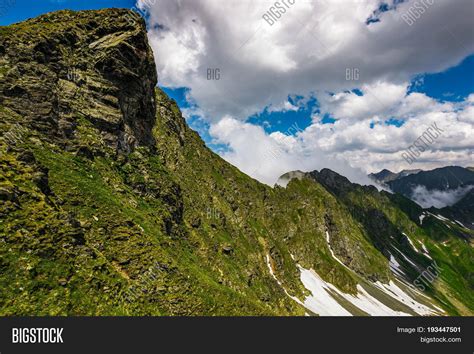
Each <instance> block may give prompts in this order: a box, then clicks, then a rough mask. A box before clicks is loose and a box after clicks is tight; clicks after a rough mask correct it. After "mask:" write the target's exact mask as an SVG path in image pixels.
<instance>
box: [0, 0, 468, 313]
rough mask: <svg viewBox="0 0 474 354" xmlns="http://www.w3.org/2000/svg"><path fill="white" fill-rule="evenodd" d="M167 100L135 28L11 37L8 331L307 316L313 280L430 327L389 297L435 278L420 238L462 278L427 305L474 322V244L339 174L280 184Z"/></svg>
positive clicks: (1, 294)
mask: <svg viewBox="0 0 474 354" xmlns="http://www.w3.org/2000/svg"><path fill="white" fill-rule="evenodd" d="M155 85H156V74H155V68H154V64H153V55H152V52H151V49H150V48H149V46H148V44H147V39H146V32H145V26H144V23H143V21H142V20H141V19H140V18H138V17H137V15H135V14H134V13H133V12H130V11H126V10H115V9H112V10H103V11H81V12H70V11H61V12H57V13H52V14H47V15H45V16H41V17H39V18H36V19H32V20H28V21H25V22H23V23H19V24H15V25H11V26H7V27H0V133H1V139H0V172H1V174H0V200H1V203H0V218H1V222H0V269H1V272H0V315H227V316H229V315H304V314H305V312H308V311H311V310H308V309H307V308H305V307H304V306H302V305H301V303H302V302H303V301H304V299H305V298H306V297H307V296H308V289H306V287H305V285H304V284H303V282H302V270H303V269H304V270H305V272H309V269H313V270H314V271H315V272H316V273H317V274H318V281H319V279H320V281H323V282H327V283H331V284H332V285H331V286H334V288H335V289H338V290H337V291H339V292H340V293H341V294H342V293H343V294H345V295H344V296H346V297H347V298H348V299H352V298H354V296H352V295H355V294H357V292H358V290H359V287H358V285H360V284H363V285H364V286H365V287H366V288H368V289H372V290H373V293H374V294H379V295H380V296H379V301H382V302H383V303H384V304H386V306H389V307H391V308H393V309H395V310H397V311H402V312H403V311H406V312H407V313H409V314H415V313H416V312H413V311H411V310H410V309H409V308H408V307H407V306H406V305H404V304H403V303H401V302H400V301H394V300H391V299H389V300H387V298H386V297H384V296H382V295H381V294H380V291H377V290H376V289H374V286H375V285H374V284H378V283H376V282H381V283H383V284H389V282H390V281H392V282H393V281H395V280H396V279H395V276H394V274H393V272H391V268H393V264H398V268H397V269H396V270H397V274H398V275H397V277H398V278H399V279H402V278H403V281H404V282H405V283H408V284H410V282H411V281H413V280H415V279H416V278H417V276H419V269H420V268H423V267H424V268H426V267H427V266H429V264H430V262H431V260H430V258H427V256H426V255H425V253H420V252H417V251H416V250H415V249H414V248H412V247H411V245H410V243H409V242H407V241H408V240H410V241H412V242H414V244H416V246H417V249H419V250H421V249H422V247H421V245H423V246H424V247H425V248H426V251H425V250H424V249H423V252H429V255H430V257H432V259H435V260H436V262H437V264H438V265H439V267H440V268H441V269H445V270H446V273H442V274H441V276H440V278H439V279H438V280H437V281H436V282H433V283H432V284H430V285H429V286H427V293H426V294H427V295H428V296H429V298H428V300H426V299H425V300H424V301H425V302H428V303H429V302H431V303H434V304H436V306H438V307H442V308H443V309H445V311H446V312H447V313H450V314H472V309H473V307H474V306H473V304H474V299H473V295H472V291H470V289H471V288H472V286H473V279H472V277H470V275H469V274H471V273H472V271H473V265H472V257H473V251H472V247H471V246H470V245H469V242H471V239H472V231H469V230H467V229H465V228H463V227H462V226H460V225H457V226H456V225H452V224H449V225H447V224H446V222H445V221H443V220H441V219H438V218H436V217H433V216H426V215H424V216H425V217H424V219H423V225H420V221H419V220H420V215H422V212H423V211H422V210H421V208H419V207H418V206H417V205H416V204H414V203H412V202H410V201H409V200H408V199H406V198H404V197H402V196H400V195H390V194H388V193H379V192H378V191H377V190H376V189H375V188H373V187H363V186H359V185H355V184H352V183H350V182H349V181H348V180H347V179H346V178H345V177H343V176H340V175H338V174H337V173H335V172H333V171H330V170H327V169H325V170H322V171H320V172H317V171H315V172H312V173H303V172H297V173H289V174H288V175H287V176H286V177H285V183H286V182H288V183H287V184H286V187H285V188H282V187H280V186H275V188H270V187H268V186H266V185H263V184H261V183H259V182H257V181H255V180H253V179H252V178H250V177H248V176H246V175H245V174H243V173H242V172H240V171H239V170H238V169H236V168H235V167H234V166H232V165H230V164H228V163H227V162H226V161H224V160H223V159H222V158H220V157H219V156H217V155H216V154H214V153H213V152H212V151H210V150H209V149H208V148H207V147H206V146H205V144H204V142H203V141H202V140H201V139H200V137H199V135H198V134H197V133H196V132H194V131H193V130H191V129H190V128H189V127H188V126H187V124H186V121H185V119H184V118H183V116H182V114H181V112H180V110H179V108H178V106H177V104H176V102H174V101H173V100H171V99H170V98H169V97H167V96H166V94H165V93H164V92H163V91H162V90H161V89H159V88H155ZM294 177H296V178H294ZM404 234H407V235H408V236H405V235H404ZM408 237H410V238H408ZM407 259H408V260H407ZM389 260H390V265H389ZM392 270H393V269H392ZM399 281H400V280H399ZM372 290H371V291H372ZM337 291H336V292H337ZM351 294H352V295H351ZM289 295H290V296H289ZM313 295H314V294H313ZM351 296H352V297H351ZM295 297H296V298H298V299H299V301H295V300H294V298H295ZM339 300H340V299H339ZM341 306H345V307H346V309H347V311H349V312H351V311H352V312H351V313H354V314H358V315H360V314H366V312H364V311H359V310H356V309H355V308H354V306H350V305H348V304H347V301H346V302H345V303H341Z"/></svg>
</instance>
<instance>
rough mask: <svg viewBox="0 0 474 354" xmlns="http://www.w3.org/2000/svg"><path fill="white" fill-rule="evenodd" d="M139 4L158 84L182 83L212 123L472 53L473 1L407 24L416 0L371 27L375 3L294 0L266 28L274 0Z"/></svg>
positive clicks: (446, 4) (442, 3)
mask: <svg viewBox="0 0 474 354" xmlns="http://www.w3.org/2000/svg"><path fill="white" fill-rule="evenodd" d="M147 2H148V4H154V5H152V6H150V7H151V8H150V9H149V12H150V18H149V22H150V30H149V36H150V41H151V44H152V46H153V48H154V52H155V57H156V62H157V65H158V73H159V79H160V82H161V84H162V85H165V86H179V87H183V86H184V87H189V88H190V89H191V94H192V96H193V97H194V99H195V100H196V102H197V104H198V105H199V106H200V107H201V108H202V109H203V110H204V111H205V112H206V114H207V116H208V118H209V119H212V120H219V119H221V118H222V117H223V116H224V115H226V114H230V115H232V116H233V117H236V118H239V119H245V118H247V117H248V116H250V115H251V114H253V113H257V112H260V111H261V110H262V109H263V107H267V106H270V105H271V104H273V105H279V104H281V102H284V101H285V100H286V98H287V96H288V94H292V93H294V94H301V95H303V96H308V95H309V94H310V93H311V92H314V91H315V90H323V91H343V90H345V89H351V88H355V87H360V86H362V85H365V84H374V83H375V82H386V83H392V84H400V83H403V82H406V81H409V79H410V78H411V76H412V75H413V74H416V73H421V72H434V71H440V70H443V69H446V68H448V67H450V66H452V65H454V64H457V63H459V62H460V61H461V60H462V59H463V58H464V57H465V56H466V55H468V54H470V53H472V52H473V51H474V36H472V23H471V21H472V15H473V13H472V2H471V0H456V1H452V0H438V1H435V2H434V4H433V5H432V6H431V7H430V8H429V9H428V10H427V12H426V13H425V14H423V16H421V18H420V19H419V20H418V21H416V23H415V24H414V25H412V26H408V25H407V24H406V23H405V22H404V21H403V20H402V18H401V15H402V14H404V13H405V12H406V10H407V9H408V8H409V7H410V6H411V5H413V3H414V0H411V1H407V2H405V3H402V4H399V5H398V6H397V8H396V9H394V10H391V11H388V12H385V13H383V14H381V15H380V19H381V22H378V23H373V24H370V25H369V26H367V25H366V23H365V21H366V19H367V18H368V17H370V16H371V14H372V13H373V11H374V10H375V9H377V8H378V6H379V0H332V1H327V0H314V1H296V3H295V4H294V5H293V6H291V7H290V8H289V9H287V12H286V13H285V14H283V15H282V17H281V18H280V19H279V20H278V21H277V22H276V23H275V24H274V25H273V26H270V25H269V24H267V23H266V22H265V21H264V20H263V19H262V15H263V14H264V13H265V12H266V11H267V10H268V9H269V8H270V6H272V5H273V4H274V2H275V1H274V0H260V1H256V2H255V1H250V0H244V1H240V0H239V1H237V0H230V1H225V2H223V1H218V0H181V1H175V0H153V1H151V0H147ZM139 3H141V4H142V6H143V4H144V3H146V1H144V0H141V1H139ZM470 9H471V10H470ZM157 24H159V25H160V26H156V25H157ZM208 68H219V69H220V71H221V79H220V80H218V81H213V80H207V77H206V72H207V69H208ZM348 68H356V69H357V70H358V71H359V73H360V78H359V80H358V81H347V80H346V69H348ZM387 85H390V84H387ZM389 88H390V86H388V87H385V89H389ZM374 94H375V95H376V96H377V97H378V100H382V101H384V100H385V99H390V97H384V96H382V95H378V94H377V92H375V93H374ZM353 103H354V104H355V103H357V102H353Z"/></svg>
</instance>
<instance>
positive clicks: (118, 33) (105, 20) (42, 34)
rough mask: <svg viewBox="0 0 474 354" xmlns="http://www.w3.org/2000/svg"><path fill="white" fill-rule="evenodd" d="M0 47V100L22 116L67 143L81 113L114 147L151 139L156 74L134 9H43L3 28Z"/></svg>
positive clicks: (124, 147)
mask: <svg viewBox="0 0 474 354" xmlns="http://www.w3.org/2000/svg"><path fill="white" fill-rule="evenodd" d="M105 13H107V15H106V16H104V15H105ZM0 54H1V61H0V65H2V69H1V75H0V87H1V90H2V95H1V96H0V99H1V101H0V104H2V105H3V106H4V107H6V108H9V109H11V110H12V111H13V112H15V113H17V114H19V115H21V116H23V117H26V118H27V122H25V124H28V125H30V126H31V127H32V128H34V129H36V130H38V131H41V132H48V133H49V134H52V135H54V137H55V138H63V141H62V143H63V144H64V145H67V146H71V145H74V138H75V135H76V127H77V125H78V119H79V118H81V119H85V120H87V121H88V122H90V123H91V124H92V126H93V127H95V128H97V129H98V130H99V131H100V132H101V138H102V139H103V141H104V142H105V143H106V144H107V145H109V146H110V147H112V148H114V149H116V150H119V151H126V152H129V151H131V150H132V149H133V148H134V147H135V146H137V145H147V146H153V144H154V139H153V136H152V134H151V131H152V127H153V125H154V122H155V110H156V109H155V103H154V88H155V86H156V83H157V76H156V69H155V65H154V61H153V55H152V52H151V50H150V48H149V46H148V40H147V36H146V32H145V24H144V21H143V20H142V19H141V18H140V17H139V16H138V15H136V14H133V13H131V12H129V11H126V10H118V9H116V10H107V12H104V11H84V12H80V13H73V12H69V11H60V12H57V13H52V14H48V15H45V16H41V17H39V18H37V19H32V20H29V21H26V22H24V23H22V24H19V25H15V26H10V27H6V28H4V29H3V30H2V36H1V37H0Z"/></svg>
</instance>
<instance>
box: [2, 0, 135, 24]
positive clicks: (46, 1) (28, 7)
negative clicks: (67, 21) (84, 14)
mask: <svg viewBox="0 0 474 354" xmlns="http://www.w3.org/2000/svg"><path fill="white" fill-rule="evenodd" d="M2 2H3V3H4V4H6V5H5V8H6V11H4V14H2V15H1V16H0V25H2V26H6V25H9V24H12V23H15V22H19V21H23V20H26V19H28V18H32V17H36V16H39V15H42V14H45V13H47V12H51V11H57V10H63V9H69V10H97V9H103V8H108V7H123V8H131V7H132V6H134V4H135V1H133V0H2ZM10 4H11V5H10Z"/></svg>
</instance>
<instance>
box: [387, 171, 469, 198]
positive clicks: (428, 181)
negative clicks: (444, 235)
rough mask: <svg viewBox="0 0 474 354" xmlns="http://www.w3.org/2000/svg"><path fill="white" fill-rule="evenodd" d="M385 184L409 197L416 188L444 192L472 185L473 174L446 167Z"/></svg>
mask: <svg viewBox="0 0 474 354" xmlns="http://www.w3.org/2000/svg"><path fill="white" fill-rule="evenodd" d="M387 184H388V185H389V187H390V189H391V190H392V191H394V192H396V193H400V194H403V195H405V196H407V197H411V195H412V193H413V190H414V188H415V187H416V186H423V187H425V188H426V189H427V190H428V191H433V190H438V191H446V190H453V189H457V188H459V187H465V186H468V185H474V172H472V171H471V170H469V169H467V168H463V167H458V166H448V167H442V168H437V169H434V170H431V171H421V172H419V173H416V174H411V175H408V176H405V177H402V178H398V179H395V180H393V181H389V182H387Z"/></svg>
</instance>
